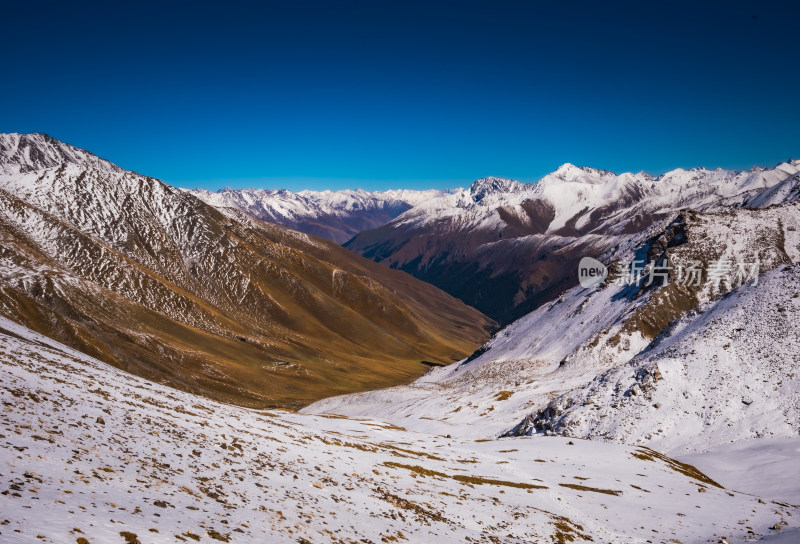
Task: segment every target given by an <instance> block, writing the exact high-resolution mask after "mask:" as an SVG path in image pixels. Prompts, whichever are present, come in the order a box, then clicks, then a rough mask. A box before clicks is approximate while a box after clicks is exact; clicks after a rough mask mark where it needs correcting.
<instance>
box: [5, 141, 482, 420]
mask: <svg viewBox="0 0 800 544" xmlns="http://www.w3.org/2000/svg"><path fill="white" fill-rule="evenodd" d="M0 149H2V150H3V151H2V155H0V160H1V161H2V163H1V164H2V165H3V170H2V171H3V173H2V174H0V239H1V240H2V245H0V314H1V315H5V316H7V317H9V318H11V319H14V320H16V321H18V322H20V323H22V324H25V325H27V326H29V327H31V328H33V329H35V330H37V331H38V332H41V333H43V334H46V335H49V336H51V337H53V338H56V339H58V340H60V341H63V342H65V343H67V344H69V345H71V346H73V347H75V348H77V349H80V350H82V351H84V352H86V353H88V354H90V355H93V356H95V357H97V358H99V359H102V360H104V361H106V362H108V363H110V364H113V365H114V366H117V367H120V368H124V369H127V370H129V371H131V372H135V373H138V374H140V375H143V376H147V377H149V378H152V379H158V380H164V381H165V382H166V383H169V384H171V385H174V386H176V387H179V388H183V389H187V390H191V391H200V392H203V393H205V394H208V395H211V396H213V397H215V398H218V399H224V400H226V401H233V402H239V403H243V404H249V405H260V406H265V405H284V406H287V405H291V406H298V405H302V404H304V403H307V402H310V401H311V400H315V399H316V398H321V397H323V396H326V395H328V394H331V393H332V392H337V391H344V390H351V391H352V390H361V389H364V388H365V387H367V386H368V385H373V384H379V383H383V384H386V385H388V384H389V383H398V382H399V381H403V380H405V379H410V378H413V377H414V376H415V375H419V374H421V373H422V372H423V371H424V369H425V368H426V367H425V366H424V365H422V364H420V363H421V361H428V362H438V363H449V362H451V361H453V360H456V359H458V358H460V357H461V356H463V355H465V354H467V353H469V352H470V351H471V350H472V349H474V347H475V346H476V345H477V344H478V343H479V342H480V341H481V339H482V338H483V337H485V336H488V334H487V333H486V331H485V330H484V329H485V328H488V327H490V326H491V322H490V321H489V320H488V319H486V318H485V317H484V316H482V315H480V313H479V312H477V311H475V310H473V309H471V308H469V307H467V306H465V305H464V304H462V303H461V302H459V301H457V300H455V299H453V298H452V297H450V296H449V295H446V294H445V293H443V292H441V291H439V290H437V289H435V288H434V287H432V286H430V285H428V284H426V283H423V282H421V281H419V280H416V279H414V278H412V277H410V276H408V275H406V274H402V273H397V272H396V271H390V270H388V269H387V268H385V267H383V266H380V265H377V264H376V263H373V262H371V261H369V260H367V259H362V258H360V257H358V256H356V255H354V254H352V253H351V252H349V251H347V250H344V249H342V248H341V247H340V246H338V245H337V244H334V243H331V242H328V241H325V240H321V239H317V238H314V237H311V236H308V235H306V234H302V233H299V232H296V231H293V230H290V229H286V228H284V227H281V226H278V225H274V224H269V223H265V222H262V221H258V220H256V219H254V218H252V217H250V216H248V215H246V214H244V213H242V212H237V211H235V210H229V211H228V213H226V214H223V213H221V212H219V211H218V210H217V209H216V208H214V207H212V206H209V205H207V204H205V203H203V202H202V201H200V200H199V199H197V198H195V197H194V196H192V195H190V194H187V193H185V192H183V191H180V190H178V189H174V188H172V187H170V186H168V185H166V184H164V183H162V182H161V181H159V180H156V179H153V178H150V177H147V176H142V175H139V174H136V173H134V172H129V171H125V170H122V169H120V168H118V167H116V166H114V165H112V164H111V163H109V162H107V161H104V160H102V159H99V158H97V157H96V156H94V155H92V154H91V153H88V152H86V151H82V150H79V149H76V148H74V147H71V146H69V145H67V144H64V143H62V142H57V141H56V140H53V139H50V138H47V137H45V136H42V135H38V134H33V135H19V134H6V135H0Z"/></svg>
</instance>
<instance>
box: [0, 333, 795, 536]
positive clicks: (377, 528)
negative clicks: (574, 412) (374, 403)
mask: <svg viewBox="0 0 800 544" xmlns="http://www.w3.org/2000/svg"><path fill="white" fill-rule="evenodd" d="M0 402H2V408H0V456H1V457H0V540H2V542H4V543H9V544H12V543H13V544H16V543H29V542H75V541H76V540H77V541H78V542H81V543H83V542H90V543H97V542H104V543H106V542H129V543H130V542H141V543H143V544H147V543H151V542H153V543H158V542H174V541H176V540H178V541H200V542H214V541H218V542H219V541H222V542H234V543H236V542H257V543H259V544H261V543H273V542H274V543H284V542H299V543H310V542H328V541H333V542H381V541H383V542H402V541H408V542H418V543H423V542H433V541H438V542H487V543H488V542H507V543H523V542H550V541H553V542H570V541H584V540H592V541H594V542H615V543H616V542H645V541H653V540H654V539H655V540H658V541H667V540H669V539H678V540H679V541H680V542H684V543H693V542H706V541H709V540H712V541H717V539H719V538H720V536H722V535H724V536H725V537H726V538H727V540H726V542H733V543H739V542H746V541H747V542H749V541H754V540H758V539H760V538H762V537H769V536H771V535H773V534H774V533H776V531H775V530H773V529H770V527H774V526H779V527H783V529H782V531H780V532H781V533H782V534H784V535H790V534H792V532H793V531H796V530H797V527H798V523H797V519H798V516H799V515H800V509H799V508H798V507H792V506H788V505H785V504H779V503H776V502H772V501H771V498H770V497H763V498H759V497H756V496H752V495H748V494H742V493H739V492H736V491H732V490H729V489H722V488H720V487H718V486H717V485H716V483H715V482H713V481H711V480H709V479H708V478H706V477H705V476H704V475H702V474H701V473H699V472H697V471H696V470H694V469H693V468H692V467H690V466H687V465H681V464H678V463H675V462H674V461H672V460H670V459H669V458H666V457H663V456H661V455H660V454H658V453H656V452H654V451H652V450H648V449H644V448H634V447H629V446H622V445H617V444H608V443H595V442H587V441H581V440H574V441H570V440H568V439H564V438H561V437H535V438H521V439H513V440H512V439H507V440H498V441H489V442H474V441H471V440H465V439H460V438H455V439H451V438H446V437H443V436H435V435H427V434H422V433H416V432H413V431H406V430H404V429H401V428H398V427H393V426H389V425H386V424H383V423H379V422H375V421H370V420H353V419H343V418H326V417H314V416H303V415H298V414H292V413H289V412H282V411H256V410H247V409H244V408H236V407H232V406H227V405H222V404H217V403H214V402H212V401H209V400H207V399H204V398H202V397H197V396H193V395H190V394H187V393H181V392H177V391H175V390H172V389H169V388H166V387H164V386H161V385H158V384H155V383H152V382H148V381H145V380H142V379H140V378H136V377H133V376H131V375H129V374H125V373H122V372H120V371H117V370H115V369H112V368H110V367H108V366H107V365H105V364H102V363H100V362H98V361H95V360H92V359H90V358H88V357H86V356H83V355H81V354H79V353H77V352H74V351H72V350H70V349H69V348H66V347H64V346H62V345H60V344H57V343H55V342H53V341H52V340H49V339H47V338H45V337H42V336H39V335H37V334H35V333H32V332H31V331H29V330H26V329H24V328H23V327H20V326H18V325H16V324H15V323H13V322H10V321H8V320H5V319H0ZM722 484H723V485H724V482H723V483H722ZM784 524H785V526H784Z"/></svg>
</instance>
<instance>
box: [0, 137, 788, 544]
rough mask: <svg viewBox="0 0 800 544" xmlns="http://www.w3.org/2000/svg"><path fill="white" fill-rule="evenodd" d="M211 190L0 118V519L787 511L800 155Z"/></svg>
mask: <svg viewBox="0 0 800 544" xmlns="http://www.w3.org/2000/svg"><path fill="white" fill-rule="evenodd" d="M196 194H197V193H196V192H193V191H187V190H183V189H176V188H173V187H170V186H169V185H167V184H165V183H163V182H161V181H159V180H156V179H154V178H151V177H148V176H143V175H140V174H137V173H134V172H130V171H126V170H123V169H121V168H119V167H118V166H115V165H114V164H112V163H110V162H108V161H105V160H103V159H100V158H98V157H96V156H94V155H93V154H91V153H89V152H87V151H83V150H80V149H77V148H74V147H72V146H70V145H68V144H65V143H63V142H59V141H57V140H53V139H52V138H49V137H47V136H45V135H41V134H31V135H19V134H6V135H0V241H1V242H0V453H3V454H4V455H3V457H2V461H3V463H2V464H0V540H2V541H3V542H6V541H8V542H12V543H15V544H16V543H17V542H20V543H21V542H33V541H37V542H38V541H41V542H66V541H77V542H78V543H79V544H87V543H88V544H91V543H94V542H126V543H128V544H135V543H139V544H141V543H142V542H162V541H167V540H168V541H175V540H177V541H209V542H210V541H221V542H259V543H261V542H268V543H272V542H275V543H283V542H298V543H301V544H303V543H305V544H307V543H310V542H318V541H326V542H327V541H331V542H404V541H408V542H432V541H442V542H487V543H497V542H504V543H509V544H522V543H524V542H555V543H561V542H579V541H587V542H588V541H592V542H614V543H617V542H631V543H645V542H684V543H689V542H691V543H700V542H717V543H720V544H733V543H736V544H743V543H745V542H754V541H763V542H769V543H772V544H785V543H789V542H797V541H798V535H800V524H798V522H797V520H798V519H800V485H798V483H797V482H800V469H799V468H798V464H797V459H798V455H800V438H799V437H800V373H799V372H798V364H799V363H800V358H798V353H800V334H798V331H799V330H800V329H798V326H797V323H798V320H799V319H800V288H798V285H799V283H798V282H799V281H800V161H793V160H790V161H787V162H784V163H781V164H779V165H777V166H776V167H774V168H768V169H762V168H754V169H751V170H748V171H743V172H738V171H730V170H721V169H717V170H708V169H702V168H701V169H693V170H675V171H672V172H669V173H667V174H664V175H662V176H658V177H654V176H650V175H648V174H645V173H638V174H614V173H611V172H607V171H603V170H596V169H592V168H587V167H577V166H573V165H570V164H566V165H564V166H562V167H560V168H559V169H558V170H557V171H556V172H554V173H553V174H550V175H548V176H545V178H543V179H542V180H540V181H539V182H537V183H535V184H527V183H521V182H518V181H513V180H508V179H503V178H484V179H480V180H478V181H476V182H475V183H474V184H473V185H472V186H470V187H469V188H467V189H460V190H455V191H450V192H445V193H438V192H434V193H431V194H426V195H423V194H422V193H413V192H408V193H404V192H402V191H399V192H392V193H391V195H390V194H389V193H366V192H361V191H353V192H336V193H333V192H330V193H310V192H304V193H297V194H295V193H289V192H285V191H259V190H253V191H250V190H245V191H233V190H225V191H221V192H219V193H201V194H199V196H200V197H201V198H198V196H196ZM259 195H260V196H259ZM390 201H391V202H404V204H397V206H398V207H397V208H392V210H393V211H391V212H389V211H387V210H388V209H389V208H391V206H394V204H392V205H389V204H383V203H388V202H390ZM404 206H411V207H410V208H408V209H406V210H405V211H402V210H400V208H402V207H404ZM279 210H283V211H280V213H279ZM364 210H367V211H366V212H365V211H364ZM369 210H373V211H374V212H375V213H373V211H369ZM376 210H382V211H380V212H378V211H376ZM362 212H364V213H362ZM270 214H272V215H270ZM381 214H384V215H381ZM392 214H399V215H396V216H395V217H394V218H391V217H390V216H391V215H392ZM359 217H360V219H357V218H359ZM264 219H269V220H270V221H265V220H264ZM345 219H346V221H345ZM291 221H295V222H296V223H294V225H293V226H295V227H297V229H300V228H302V229H306V230H307V229H311V228H320V229H322V230H321V231H320V233H323V234H324V233H325V232H327V233H328V235H329V236H331V235H332V233H335V232H338V231H341V232H343V233H344V232H345V231H344V230H342V229H343V227H342V226H341V225H342V224H345V225H349V226H348V228H351V229H355V230H358V229H359V227H358V225H360V224H362V223H358V222H357V221H365V222H369V221H374V224H376V225H377V223H379V222H382V221H387V222H386V223H385V224H382V225H380V226H377V227H376V228H371V229H367V230H362V231H360V232H358V233H357V234H356V235H355V236H354V237H353V238H352V239H350V240H349V241H347V242H346V243H345V246H346V247H342V246H340V245H338V244H337V243H336V242H333V241H330V240H325V239H323V238H318V237H316V236H313V235H311V234H308V233H306V232H301V231H300V230H296V229H293V228H288V227H287V226H286V225H287V224H289V226H292V225H291V224H290V223H291ZM347 221H355V222H352V223H347ZM363 224H366V223H363ZM346 234H348V235H349V233H346ZM343 237H344V235H342V239H343ZM351 249H352V250H354V251H358V252H359V253H361V254H362V255H358V254H356V253H354V252H353V251H350V250H351ZM367 257H368V258H367ZM585 257H593V258H595V259H596V260H597V262H593V264H592V266H593V267H596V269H597V270H600V271H601V272H602V274H599V275H598V279H597V281H594V282H591V283H584V284H580V283H579V281H578V279H579V263H581V261H583V259H584V258H585ZM375 261H378V262H375ZM398 268H399V269H400V270H397V269H398ZM407 272H410V273H412V274H414V275H415V276H418V278H415V277H413V276H412V275H410V274H409V273H407ZM419 278H423V279H427V280H430V281H431V282H432V283H436V284H438V285H439V287H440V288H441V289H440V288H437V287H435V286H434V285H432V284H431V283H426V282H425V281H422V280H421V279H419ZM445 291H448V292H449V293H450V294H447V293H445ZM455 297H458V298H460V299H462V300H458V298H455ZM463 301H467V302H470V303H473V304H475V306H477V307H478V309H476V308H473V307H470V306H468V305H467V304H465V303H464V302H463ZM479 309H482V310H483V311H484V312H486V314H488V315H491V316H492V317H494V318H496V319H497V320H498V321H499V322H500V324H501V325H502V327H500V326H498V323H496V322H495V321H493V320H492V319H491V318H490V317H487V316H486V315H484V314H483V313H481V311H479ZM492 332H494V334H491V336H490V333H492ZM476 348H477V349H476ZM451 363H452V364H451ZM423 373H424V374H423ZM412 380H413V381H412ZM291 409H298V410H297V411H292V410H291ZM45 509H46V510H45ZM45 511H46V513H47V516H48V517H47V519H48V523H41V519H43V512H45Z"/></svg>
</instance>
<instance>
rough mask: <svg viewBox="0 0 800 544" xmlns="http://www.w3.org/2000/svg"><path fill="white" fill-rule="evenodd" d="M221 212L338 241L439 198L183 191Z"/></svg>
mask: <svg viewBox="0 0 800 544" xmlns="http://www.w3.org/2000/svg"><path fill="white" fill-rule="evenodd" d="M188 192H190V193H191V194H193V195H194V196H196V197H198V198H200V199H201V200H203V201H204V202H206V203H207V204H210V205H212V206H215V207H216V208H219V209H221V210H225V209H231V208H232V209H237V210H241V211H243V212H246V213H248V214H250V215H252V216H253V217H255V218H257V219H261V220H262V221H270V222H273V223H278V224H280V225H283V226H285V227H290V228H293V229H297V230H299V231H301V232H305V233H308V234H313V235H316V236H321V237H323V238H327V239H329V240H332V241H334V242H337V243H343V242H346V241H347V240H349V239H350V238H352V237H353V236H355V235H356V234H358V232H360V231H362V230H364V229H370V228H375V227H379V226H381V225H383V224H385V223H388V222H389V221H391V220H392V219H394V218H395V217H397V216H398V215H400V214H401V213H403V212H405V211H406V210H408V209H410V208H412V207H413V206H416V205H417V204H420V203H422V202H425V201H427V200H430V199H433V198H437V197H440V196H442V195H443V194H445V193H444V192H443V191H438V190H429V191H412V190H406V189H401V190H393V191H373V192H368V191H364V190H361V189H358V190H343V191H300V192H299V193H293V192H291V191H287V190H285V189H279V190H267V189H241V190H237V189H230V188H227V189H222V190H219V191H215V192H212V191H208V190H205V189H195V190H190V191H188Z"/></svg>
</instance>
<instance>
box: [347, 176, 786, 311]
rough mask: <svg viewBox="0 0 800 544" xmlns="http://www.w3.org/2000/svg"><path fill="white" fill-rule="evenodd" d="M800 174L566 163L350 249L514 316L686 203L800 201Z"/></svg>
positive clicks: (493, 184)
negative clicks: (581, 266)
mask: <svg viewBox="0 0 800 544" xmlns="http://www.w3.org/2000/svg"><path fill="white" fill-rule="evenodd" d="M798 172H800V161H796V160H794V161H787V162H784V163H781V164H779V165H778V166H776V167H774V168H769V169H762V168H758V167H756V168H753V169H752V170H748V171H743V172H739V171H732V170H722V169H716V170H708V169H704V168H695V169H692V170H683V169H678V170H673V171H671V172H668V173H666V174H664V175H661V176H658V177H654V176H651V175H649V174H647V173H644V172H640V173H638V174H631V173H624V174H614V173H612V172H608V171H605V170H597V169H593V168H586V167H577V166H574V165H572V164H565V165H563V166H561V167H560V168H558V170H556V171H555V172H553V173H552V174H548V175H547V176H545V177H544V178H542V179H541V180H540V181H538V182H537V183H535V184H525V183H520V182H516V181H512V180H507V179H502V178H485V179H480V180H478V181H476V182H475V183H474V184H473V185H472V186H471V187H469V188H467V189H463V190H460V191H456V192H453V193H452V194H447V195H443V196H441V197H439V198H435V199H431V200H428V201H426V202H424V203H422V204H420V205H418V206H416V207H414V208H412V209H411V210H409V211H407V212H405V213H404V214H402V215H400V216H398V217H397V218H395V219H393V220H392V221H390V222H389V223H387V224H386V225H383V226H382V227H378V228H376V229H372V230H366V231H363V232H361V233H359V234H358V235H357V236H355V237H354V238H353V239H352V240H350V241H349V242H347V243H346V244H345V247H347V248H348V249H350V250H352V251H355V252H357V253H359V254H361V255H364V256H366V257H369V258H371V259H373V260H375V261H377V262H380V263H382V264H384V265H386V266H389V267H392V268H396V269H399V270H403V271H405V272H408V273H410V274H412V275H414V276H416V277H418V278H420V279H423V280H425V281H427V282H430V283H432V284H434V285H436V286H438V287H439V288H441V289H443V290H445V291H447V292H448V293H450V294H451V295H453V296H455V297H457V298H459V299H461V300H463V301H464V302H466V303H467V304H469V305H470V306H473V307H475V308H478V309H479V310H481V311H482V312H483V313H485V314H486V315H488V316H490V317H492V318H493V319H495V320H497V321H499V322H501V323H503V324H508V323H510V322H511V321H513V320H515V319H517V318H519V317H521V316H523V315H525V314H527V313H529V312H530V311H532V310H534V309H536V308H537V307H539V306H541V305H542V304H544V303H546V302H549V301H551V300H553V299H555V298H556V297H558V295H559V294H560V293H561V292H563V291H564V290H566V289H568V288H570V287H572V286H573V285H576V284H577V276H576V275H575V273H574V271H575V270H576V269H577V266H578V262H579V261H580V259H581V258H583V257H584V256H591V257H599V256H600V255H602V254H603V253H605V252H607V251H609V250H611V249H613V248H614V247H616V246H619V245H621V244H624V243H625V242H626V241H627V240H628V239H629V238H630V237H631V236H633V235H635V234H637V233H639V232H641V231H643V230H645V229H647V228H648V227H650V226H652V225H654V224H656V223H658V222H659V221H662V220H665V219H671V218H672V217H674V216H675V215H676V214H677V213H679V212H680V210H682V209H684V208H692V209H695V210H701V211H702V210H714V209H727V208H730V207H734V208H735V207H742V206H749V205H755V206H764V205H768V204H769V203H774V202H782V201H787V200H792V199H797V198H798V186H800V178H799V177H798ZM767 189H771V190H767Z"/></svg>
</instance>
